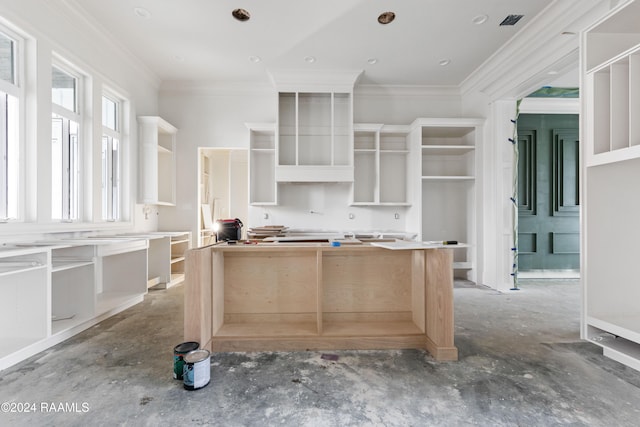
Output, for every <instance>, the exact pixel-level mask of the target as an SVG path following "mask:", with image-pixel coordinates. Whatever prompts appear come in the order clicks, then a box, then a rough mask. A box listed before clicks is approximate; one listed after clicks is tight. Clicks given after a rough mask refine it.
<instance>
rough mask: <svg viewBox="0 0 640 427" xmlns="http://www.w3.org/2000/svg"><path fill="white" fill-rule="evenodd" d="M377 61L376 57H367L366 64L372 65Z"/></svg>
mask: <svg viewBox="0 0 640 427" xmlns="http://www.w3.org/2000/svg"><path fill="white" fill-rule="evenodd" d="M377 63H378V58H369V59H367V64H370V65H374V64H377Z"/></svg>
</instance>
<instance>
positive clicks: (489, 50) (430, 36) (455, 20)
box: [71, 0, 553, 85]
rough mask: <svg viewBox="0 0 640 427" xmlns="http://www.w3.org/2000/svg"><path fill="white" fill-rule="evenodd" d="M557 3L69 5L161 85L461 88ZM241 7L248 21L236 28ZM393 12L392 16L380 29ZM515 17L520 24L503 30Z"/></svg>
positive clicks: (91, 0)
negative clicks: (318, 83) (345, 82)
mask: <svg viewBox="0 0 640 427" xmlns="http://www.w3.org/2000/svg"><path fill="white" fill-rule="evenodd" d="M552 2H553V0H395V1H388V0H386V1H385V0H271V1H265V0H244V1H242V2H238V1H233V0H224V1H221V0H137V1H135V2H132V1H131V0H109V1H104V0H72V1H71V3H72V4H74V5H75V6H76V7H77V8H78V9H79V10H80V11H81V12H82V13H83V14H86V15H87V16H88V19H89V20H90V21H93V23H94V24H95V25H97V26H98V27H100V28H101V29H102V30H104V31H105V32H106V33H108V34H109V35H110V37H112V38H113V39H115V40H116V41H117V42H118V43H119V44H121V45H122V46H123V47H124V48H126V49H128V50H129V51H130V52H131V53H132V54H133V55H135V56H136V57H137V58H139V59H140V60H141V61H143V62H144V63H145V64H146V65H147V67H148V68H149V69H150V70H151V71H152V72H154V73H155V74H156V75H157V76H158V78H159V79H160V80H162V81H207V82H263V81H264V82H267V81H268V80H269V77H268V71H269V70H276V69H312V70H324V69H334V70H336V69H343V70H344V69H349V70H363V71H364V73H363V74H362V76H361V78H360V81H359V83H361V84H371V85H459V84H460V83H462V82H463V81H464V79H465V78H466V77H468V76H469V75H470V74H471V73H472V72H473V71H474V70H475V69H477V68H478V67H479V66H480V65H481V64H482V63H483V62H484V61H485V60H486V59H487V58H488V57H490V56H491V55H492V54H493V53H494V52H495V51H496V50H497V49H498V48H499V47H500V46H502V45H503V44H504V43H505V42H507V41H508V40H509V39H510V38H511V37H513V36H514V35H515V34H516V33H517V32H518V31H520V30H521V29H523V28H524V27H525V26H526V25H527V23H528V22H530V21H531V20H532V19H533V17H534V16H535V15H536V14H538V13H540V12H541V11H542V10H543V9H544V8H545V7H546V6H548V5H549V4H550V3H552ZM236 8H243V9H245V10H246V11H248V12H249V13H250V15H251V18H250V19H249V20H248V21H244V22H241V21H238V20H236V19H235V18H234V17H233V16H232V11H233V10H234V9H236ZM387 11H392V12H394V13H395V15H396V18H395V20H394V21H393V22H391V23H390V24H387V25H382V24H380V23H379V22H378V16H379V15H380V14H381V13H383V12H387ZM511 14H518V15H524V17H523V18H522V19H521V20H520V21H519V22H518V23H517V24H515V25H513V26H500V25H499V24H500V22H501V21H502V20H503V19H504V18H505V17H507V15H511ZM483 16H485V17H486V21H485V22H484V23H481V24H476V23H474V20H476V21H478V20H482V17H483ZM310 58H313V59H314V60H315V61H314V62H311V59H310ZM374 61H375V63H374V64H372V63H370V62H374ZM443 62H448V64H447V65H441V63H443Z"/></svg>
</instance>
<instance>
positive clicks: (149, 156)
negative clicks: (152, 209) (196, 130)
mask: <svg viewBox="0 0 640 427" xmlns="http://www.w3.org/2000/svg"><path fill="white" fill-rule="evenodd" d="M177 131H178V130H177V129H176V128H175V127H174V126H172V125H171V124H169V123H168V122H167V121H165V120H163V119H162V118H160V117H157V116H140V117H138V137H139V144H140V162H139V163H140V176H139V193H138V202H139V203H144V204H152V205H170V206H173V205H175V203H176V180H175V176H176V133H177Z"/></svg>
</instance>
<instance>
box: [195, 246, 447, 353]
mask: <svg viewBox="0 0 640 427" xmlns="http://www.w3.org/2000/svg"><path fill="white" fill-rule="evenodd" d="M452 259H453V254H452V249H448V248H446V247H444V248H435V247H434V248H418V249H405V250H390V249H385V248H381V247H376V246H372V245H370V244H366V243H365V244H362V245H342V246H340V247H333V246H331V245H329V244H328V243H296V244H281V243H261V244H242V243H238V244H235V245H229V244H222V245H213V246H206V247H201V248H195V249H191V250H189V251H188V252H187V254H186V277H185V316H184V328H185V337H184V338H185V341H197V342H199V343H200V344H201V347H202V348H206V349H208V350H211V351H214V352H218V351H271V350H272V351H278V350H284V351H287V350H334V349H400V348H420V349H426V350H427V351H429V353H431V355H432V356H433V357H434V358H435V359H436V360H457V359H458V350H457V348H456V347H455V346H454V340H453V336H454V334H453V270H452Z"/></svg>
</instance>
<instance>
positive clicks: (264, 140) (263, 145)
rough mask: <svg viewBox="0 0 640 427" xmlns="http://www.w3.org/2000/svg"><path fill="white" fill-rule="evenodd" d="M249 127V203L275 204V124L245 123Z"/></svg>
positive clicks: (276, 192)
mask: <svg viewBox="0 0 640 427" xmlns="http://www.w3.org/2000/svg"><path fill="white" fill-rule="evenodd" d="M246 126H247V128H248V129H249V203H250V204H251V205H267V206H268V205H276V204H277V203H278V186H277V183H276V126H275V124H273V123H247V125H246Z"/></svg>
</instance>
